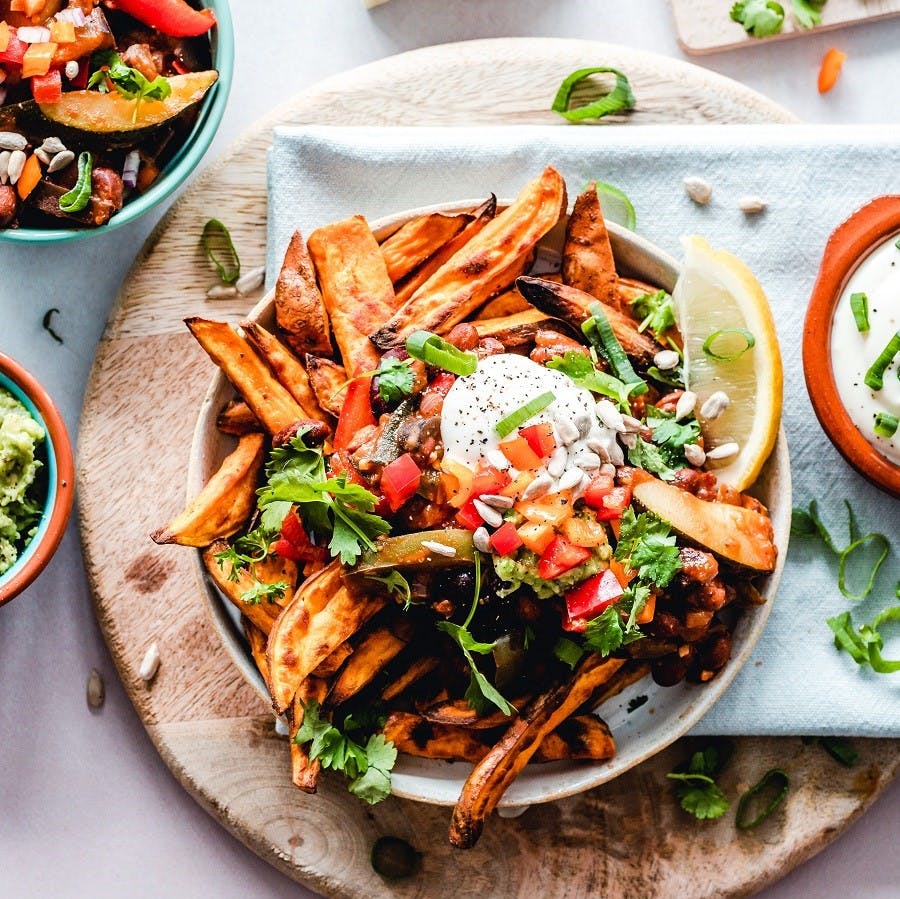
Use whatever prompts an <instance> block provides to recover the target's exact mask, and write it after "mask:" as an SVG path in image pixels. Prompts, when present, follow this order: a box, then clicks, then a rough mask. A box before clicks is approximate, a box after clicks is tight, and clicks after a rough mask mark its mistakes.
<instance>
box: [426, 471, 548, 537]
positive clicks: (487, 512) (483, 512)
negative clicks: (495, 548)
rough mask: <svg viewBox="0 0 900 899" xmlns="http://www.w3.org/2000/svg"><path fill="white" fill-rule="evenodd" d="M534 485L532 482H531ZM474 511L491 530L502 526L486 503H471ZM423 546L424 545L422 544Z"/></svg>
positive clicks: (501, 519) (501, 518)
mask: <svg viewBox="0 0 900 899" xmlns="http://www.w3.org/2000/svg"><path fill="white" fill-rule="evenodd" d="M532 483H534V482H532ZM472 502H473V504H474V506H475V511H476V512H477V513H478V514H479V515H480V516H481V517H482V518H483V519H484V523H485V524H489V525H490V526H491V527H492V528H499V527H500V525H501V524H503V516H502V515H501V514H500V513H499V512H498V511H497V510H496V509H492V508H491V507H490V506H489V505H488V504H487V503H483V502H482V501H481V500H480V499H476V500H473V501H472ZM422 545H423V546H424V545H425V544H424V543H423V544H422Z"/></svg>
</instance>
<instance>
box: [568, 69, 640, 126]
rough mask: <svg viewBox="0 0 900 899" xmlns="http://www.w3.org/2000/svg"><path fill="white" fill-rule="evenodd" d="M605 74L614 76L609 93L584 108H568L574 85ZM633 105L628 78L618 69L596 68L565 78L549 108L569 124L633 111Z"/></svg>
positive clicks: (632, 95)
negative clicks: (614, 81)
mask: <svg viewBox="0 0 900 899" xmlns="http://www.w3.org/2000/svg"><path fill="white" fill-rule="evenodd" d="M607 72H608V73H609V74H612V75H615V76H616V86H615V87H614V88H613V89H612V90H611V91H610V92H609V93H607V94H606V95H604V96H602V97H600V98H599V99H597V100H594V101H592V102H590V103H587V104H585V105H584V106H577V107H576V108H575V109H570V108H569V106H570V103H571V100H572V92H573V91H574V89H575V85H576V84H578V83H579V82H581V81H584V79H585V78H590V76H591V75H599V74H602V73H607ZM634 105H635V100H634V93H633V92H632V90H631V84H630V83H629V81H628V78H627V77H626V76H625V75H624V74H623V73H622V72H620V71H619V70H618V69H611V68H608V67H606V66H598V67H596V68H591V69H578V70H577V71H575V72H572V74H571V75H569V76H568V77H567V78H565V79H564V80H563V83H562V84H561V85H560V86H559V90H558V91H557V92H556V96H555V97H554V98H553V104H552V105H551V106H550V108H551V109H552V110H553V112H558V113H559V114H560V115H561V116H562V117H563V118H564V119H568V120H569V121H570V122H583V121H585V120H587V119H601V118H603V116H607V115H610V114H611V113H614V112H623V111H624V110H626V109H634Z"/></svg>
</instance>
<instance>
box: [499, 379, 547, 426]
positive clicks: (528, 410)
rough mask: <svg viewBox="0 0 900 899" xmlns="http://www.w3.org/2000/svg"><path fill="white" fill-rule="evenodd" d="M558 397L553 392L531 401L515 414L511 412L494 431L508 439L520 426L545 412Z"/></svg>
mask: <svg viewBox="0 0 900 899" xmlns="http://www.w3.org/2000/svg"><path fill="white" fill-rule="evenodd" d="M555 399H556V395H555V394H554V393H553V391H552V390H548V391H547V392H546V393H542V394H541V395H540V396H536V397H535V398H534V399H533V400H529V401H528V402H527V403H525V405H524V406H520V407H519V408H518V409H516V410H515V411H513V412H510V413H509V415H507V416H506V417H505V418H501V419H500V421H498V422H497V424H496V425H494V430H495V431H496V432H497V434H498V435H499V436H500V437H508V436H509V435H510V434H512V432H513V431H515V430H516V428H518V427H519V425H523V424H525V422H526V421H528V419H529V418H534V416H535V415H537V414H538V412H543V411H544V409H546V408H547V406H549V405H550V404H551V403H552V402H553V401H554V400H555Z"/></svg>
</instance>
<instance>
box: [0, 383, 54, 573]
mask: <svg viewBox="0 0 900 899" xmlns="http://www.w3.org/2000/svg"><path fill="white" fill-rule="evenodd" d="M44 437H45V434H44V429H43V428H42V427H41V426H40V425H39V424H38V423H37V422H36V421H35V420H34V419H33V418H32V417H31V415H30V414H29V412H28V410H27V409H26V408H25V407H24V406H23V405H22V404H21V403H20V402H19V401H18V400H17V399H16V398H15V397H14V396H12V394H10V393H9V392H7V391H6V390H3V389H2V388H0V574H3V572H4V571H7V570H9V569H10V568H11V567H12V566H13V563H14V562H15V561H16V559H17V558H18V557H19V554H20V553H21V552H22V550H23V549H25V547H26V546H27V545H28V543H29V541H30V540H31V538H32V537H33V536H34V532H35V530H37V524H38V522H39V521H40V518H41V511H42V507H43V503H42V501H41V497H40V496H39V495H37V485H36V484H35V482H34V481H35V477H36V475H37V472H38V469H40V468H41V467H42V464H43V463H41V462H40V460H38V459H36V458H35V451H36V450H37V448H38V446H39V445H40V444H41V443H42V442H43V441H44Z"/></svg>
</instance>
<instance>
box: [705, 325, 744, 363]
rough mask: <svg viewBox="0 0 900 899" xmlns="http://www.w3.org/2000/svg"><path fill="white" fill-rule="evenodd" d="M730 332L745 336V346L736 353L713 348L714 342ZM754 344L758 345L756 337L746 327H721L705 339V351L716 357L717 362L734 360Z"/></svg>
mask: <svg viewBox="0 0 900 899" xmlns="http://www.w3.org/2000/svg"><path fill="white" fill-rule="evenodd" d="M728 334H739V335H740V336H741V337H743V338H744V346H742V347H741V348H740V349H739V350H738V351H737V352H736V353H717V352H716V351H715V350H714V349H713V344H714V343H715V342H716V341H717V340H721V338H723V337H725V336H726V335H728ZM754 346H756V338H755V337H754V336H753V333H752V332H751V331H748V330H747V329H746V328H719V330H718V331H713V332H712V334H710V335H709V337H707V338H706V340H704V341H703V352H704V354H705V355H706V356H707V357H708V358H710V359H715V361H716V362H734V360H735V359H740V358H741V356H743V355H744V353H746V352H747V350H752V349H753V347H754Z"/></svg>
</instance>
